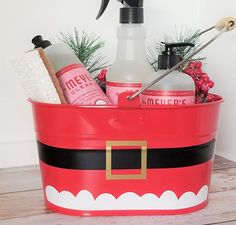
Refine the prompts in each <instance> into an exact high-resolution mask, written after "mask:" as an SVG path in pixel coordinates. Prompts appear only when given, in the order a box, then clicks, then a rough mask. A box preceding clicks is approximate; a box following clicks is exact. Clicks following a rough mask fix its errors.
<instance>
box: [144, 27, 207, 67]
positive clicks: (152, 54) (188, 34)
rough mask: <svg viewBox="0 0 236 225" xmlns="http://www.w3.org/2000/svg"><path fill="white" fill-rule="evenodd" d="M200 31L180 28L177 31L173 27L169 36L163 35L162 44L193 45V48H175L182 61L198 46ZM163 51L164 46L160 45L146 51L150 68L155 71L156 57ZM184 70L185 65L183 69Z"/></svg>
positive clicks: (156, 65) (155, 44) (157, 44)
mask: <svg viewBox="0 0 236 225" xmlns="http://www.w3.org/2000/svg"><path fill="white" fill-rule="evenodd" d="M199 33H200V30H194V29H191V28H188V27H185V28H184V27H183V26H182V27H181V30H180V31H178V30H177V28H176V27H175V30H174V31H173V32H172V34H171V35H167V34H165V36H164V42H166V43H176V42H190V43H193V44H195V47H194V48H190V47H179V48H177V49H176V50H177V52H178V54H179V55H180V56H181V57H182V58H183V59H184V58H186V57H187V56H189V55H190V54H191V53H192V52H194V51H195V50H196V49H197V48H198V47H199V46H200V45H201V43H199V36H198V34H199ZM164 50H165V46H164V45H163V44H161V43H158V42H156V43H154V47H152V48H149V49H148V61H149V63H150V64H151V65H152V67H153V68H154V69H155V70H156V71H157V70H158V55H160V54H161V53H162V51H164ZM203 59H204V58H196V59H192V61H196V60H203ZM184 68H185V65H184V67H183V69H184Z"/></svg>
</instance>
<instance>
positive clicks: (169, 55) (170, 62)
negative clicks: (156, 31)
mask: <svg viewBox="0 0 236 225" xmlns="http://www.w3.org/2000/svg"><path fill="white" fill-rule="evenodd" d="M161 43H162V44H164V45H165V51H163V52H162V55H159V57H158V68H159V69H164V70H166V69H170V68H172V67H173V66H175V65H176V64H178V63H179V62H181V61H182V58H181V56H180V55H178V54H177V51H175V50H174V49H173V48H178V47H194V46H195V45H194V44H193V43H188V42H179V43H165V42H161Z"/></svg>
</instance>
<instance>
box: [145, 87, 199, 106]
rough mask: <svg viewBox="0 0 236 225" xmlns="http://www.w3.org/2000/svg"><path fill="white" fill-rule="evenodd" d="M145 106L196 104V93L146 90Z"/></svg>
mask: <svg viewBox="0 0 236 225" xmlns="http://www.w3.org/2000/svg"><path fill="white" fill-rule="evenodd" d="M141 99H142V104H143V105H189V104H194V103H195V93H194V91H191V90H189V91H188V90H187V91H169V90H168V91H159V90H146V91H144V92H143V94H142V96H141Z"/></svg>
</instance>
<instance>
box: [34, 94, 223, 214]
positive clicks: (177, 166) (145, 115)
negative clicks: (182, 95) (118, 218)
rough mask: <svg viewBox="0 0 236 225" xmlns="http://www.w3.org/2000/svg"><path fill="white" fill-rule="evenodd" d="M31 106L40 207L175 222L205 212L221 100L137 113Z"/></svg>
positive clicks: (128, 107)
mask: <svg viewBox="0 0 236 225" xmlns="http://www.w3.org/2000/svg"><path fill="white" fill-rule="evenodd" d="M125 97H126V96H121V100H122V101H120V103H119V106H106V107H104V106H94V107H91V106H90V107H88V106H72V105H53V104H44V103H38V102H32V106H33V114H34V121H35V131H36V137H37V141H38V150H39V159H40V167H41V173H42V179H43V190H44V195H45V202H46V205H47V207H48V208H49V209H51V210H53V211H56V212H61V213H65V214H70V215H147V214H181V213H188V212H193V211H196V210H199V209H201V208H203V207H205V206H206V205H207V202H208V194H209V187H210V178H211V170H212V162H213V157H214V144H215V137H216V131H217V124H218V116H219V110H220V105H221V103H222V98H220V97H219V100H218V101H215V102H212V103H207V104H196V105H186V106H159V107H153V106H152V107H147V106H145V107H140V106H139V101H138V100H135V101H132V102H126V101H124V99H126V98H125Z"/></svg>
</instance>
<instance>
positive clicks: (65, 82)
mask: <svg viewBox="0 0 236 225" xmlns="http://www.w3.org/2000/svg"><path fill="white" fill-rule="evenodd" d="M32 43H33V44H34V45H35V48H40V47H41V48H43V49H44V51H45V53H46V55H47V56H48V58H49V59H50V61H51V63H52V66H53V68H54V70H55V71H56V76H57V78H58V80H59V83H60V86H61V88H62V90H63V93H64V96H65V98H66V100H67V103H69V104H72V105H106V104H111V102H110V100H109V99H108V97H107V96H106V95H105V93H104V92H103V91H102V90H101V88H100V87H99V85H98V84H97V83H96V81H95V80H94V79H93V78H92V77H91V76H90V74H89V72H88V71H87V70H86V68H85V67H84V65H83V64H82V62H81V61H80V60H79V59H78V57H77V56H76V55H75V54H74V52H73V50H72V49H71V48H70V47H69V46H67V45H66V44H64V43H57V44H51V42H50V41H48V40H43V38H42V36H40V35H38V36H36V37H34V38H33V40H32Z"/></svg>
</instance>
